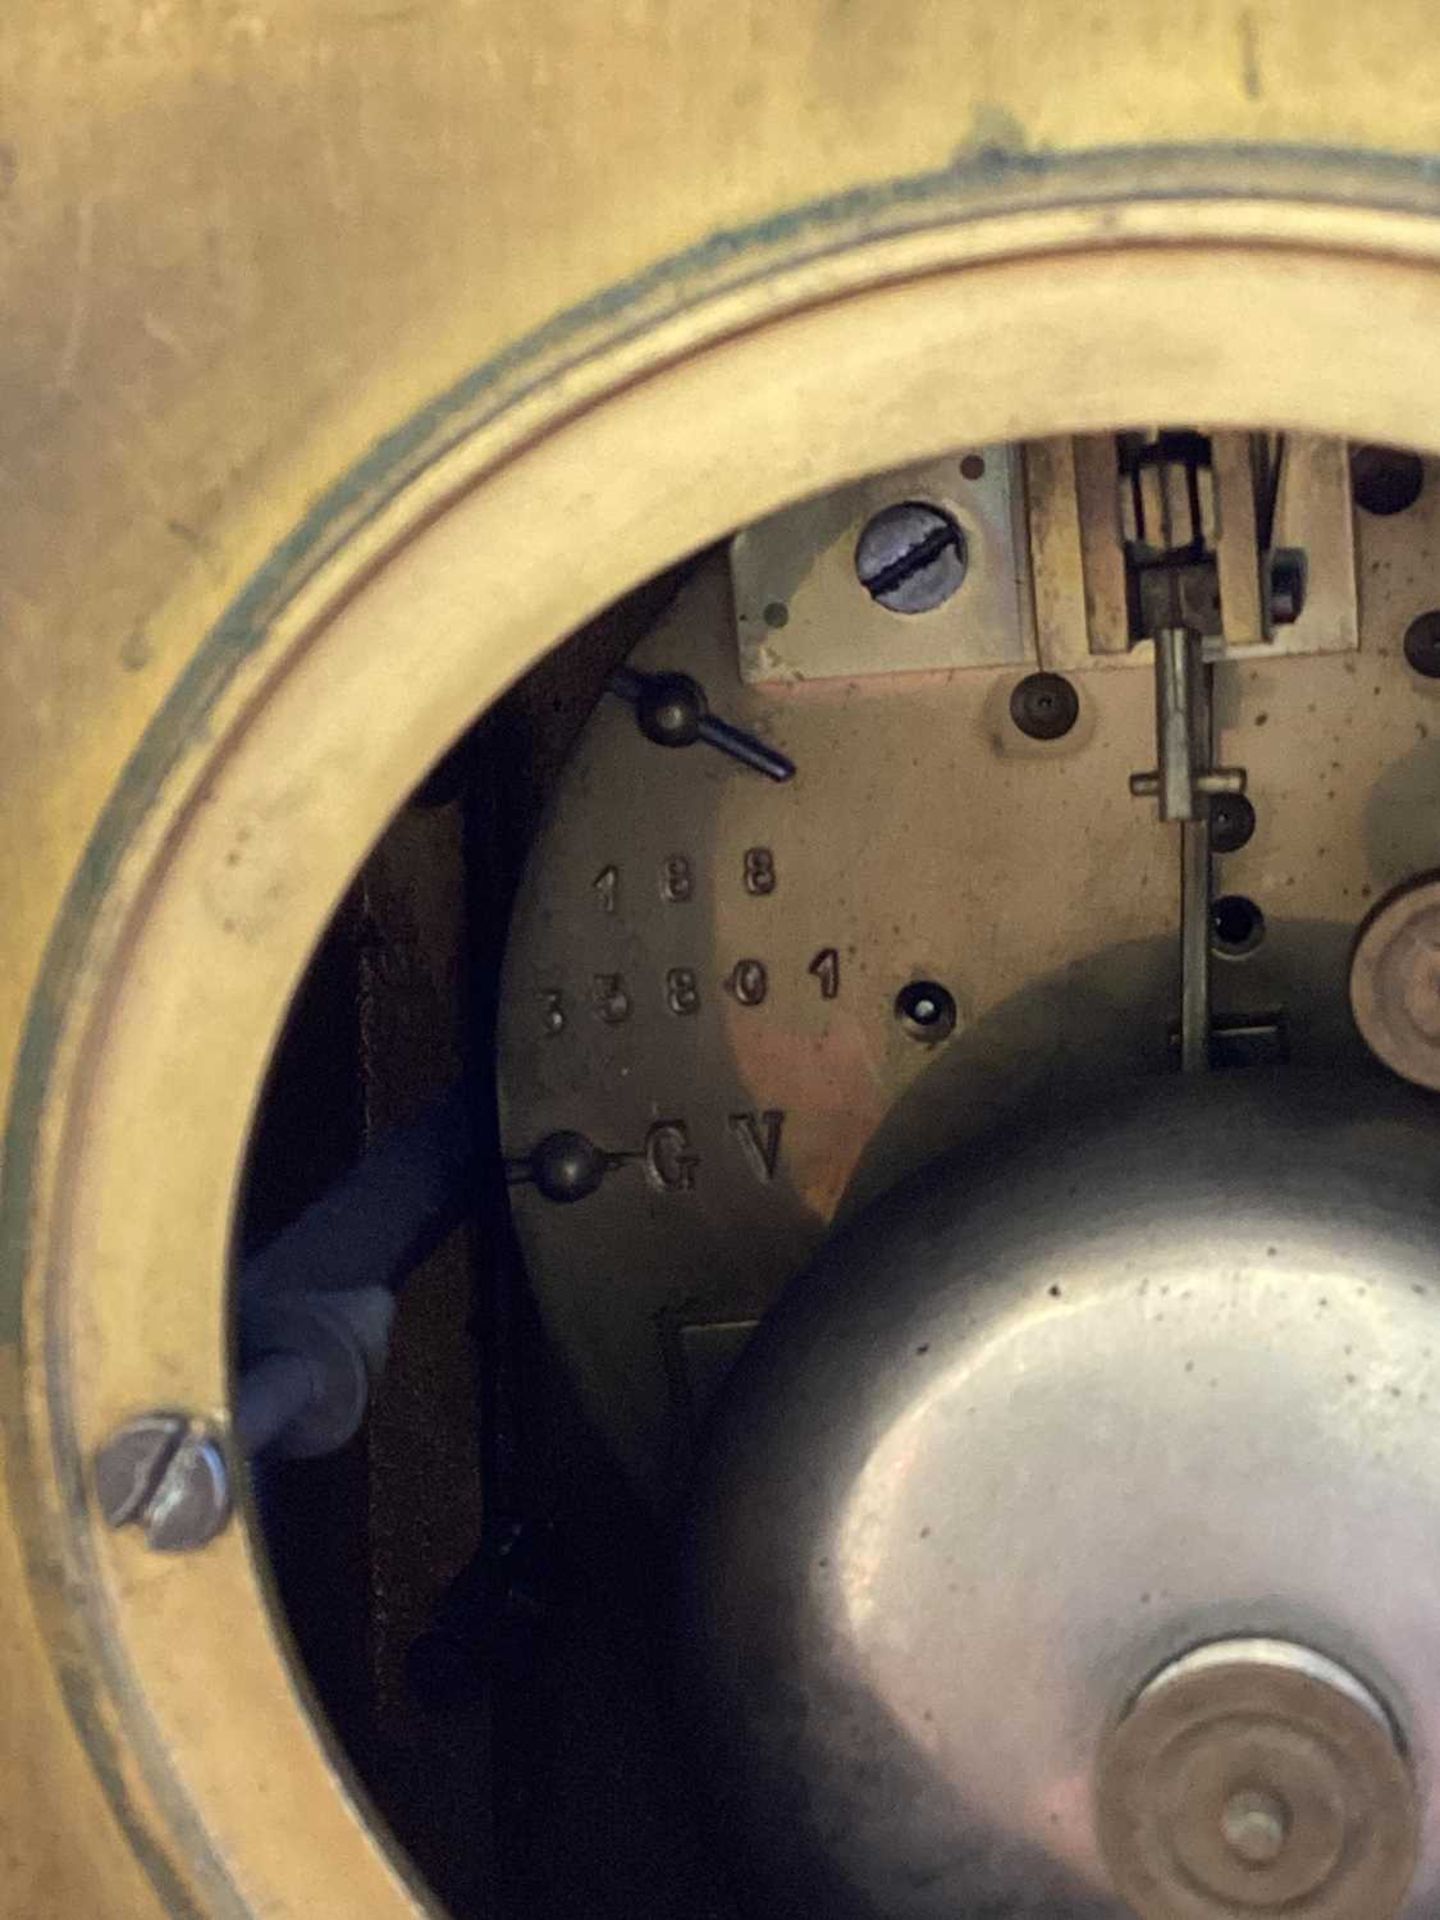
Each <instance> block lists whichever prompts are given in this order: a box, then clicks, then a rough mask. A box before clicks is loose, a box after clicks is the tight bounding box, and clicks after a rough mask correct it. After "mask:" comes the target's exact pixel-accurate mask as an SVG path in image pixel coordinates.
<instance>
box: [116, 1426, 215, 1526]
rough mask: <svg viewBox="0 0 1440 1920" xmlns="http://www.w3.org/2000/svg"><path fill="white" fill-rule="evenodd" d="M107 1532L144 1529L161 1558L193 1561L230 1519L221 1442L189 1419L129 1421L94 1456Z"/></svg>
mask: <svg viewBox="0 0 1440 1920" xmlns="http://www.w3.org/2000/svg"><path fill="white" fill-rule="evenodd" d="M95 1497H96V1500H97V1502H98V1504H99V1507H100V1511H101V1513H102V1514H103V1515H104V1517H105V1521H106V1524H107V1525H108V1526H111V1527H115V1528H119V1527H125V1526H131V1525H137V1526H142V1527H143V1528H144V1530H145V1543H146V1545H147V1546H149V1547H151V1548H152V1549H153V1550H154V1551H155V1552H157V1553H190V1552H193V1551H194V1550H195V1549H196V1548H197V1547H203V1546H206V1545H207V1544H208V1543H209V1542H210V1541H211V1540H213V1539H214V1538H215V1536H216V1535H217V1534H218V1533H221V1532H222V1531H223V1530H224V1528H225V1526H226V1523H227V1522H228V1521H229V1518H230V1511H231V1494H230V1470H229V1467H228V1465H227V1463H226V1459H225V1454H224V1451H223V1450H222V1448H221V1446H220V1442H219V1440H218V1438H217V1437H216V1436H215V1435H214V1433H212V1432H211V1431H210V1429H209V1428H208V1427H206V1426H204V1425H203V1424H200V1423H197V1422H195V1421H193V1420H191V1419H189V1418H188V1417H187V1416H186V1415H185V1414H182V1413H167V1412H156V1413H145V1414H140V1415H139V1416H138V1417H137V1418H135V1419H134V1420H129V1421H127V1422H126V1424H125V1425H124V1426H123V1427H122V1428H121V1429H120V1431H119V1432H118V1433H116V1434H115V1435H114V1436H113V1438H111V1439H110V1440H108V1441H107V1442H106V1443H105V1445H104V1446H103V1447H102V1448H101V1449H100V1451H99V1453H98V1454H97V1455H96V1456H95Z"/></svg>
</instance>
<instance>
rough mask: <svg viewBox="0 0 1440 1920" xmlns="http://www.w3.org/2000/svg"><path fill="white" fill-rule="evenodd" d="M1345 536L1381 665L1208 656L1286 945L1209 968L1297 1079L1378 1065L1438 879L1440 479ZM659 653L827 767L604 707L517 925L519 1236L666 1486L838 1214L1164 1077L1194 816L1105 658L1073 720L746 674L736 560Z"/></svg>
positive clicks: (714, 574) (994, 696)
mask: <svg viewBox="0 0 1440 1920" xmlns="http://www.w3.org/2000/svg"><path fill="white" fill-rule="evenodd" d="M1432 479H1433V470H1432ZM1355 537H1356V540H1357V543H1358V545H1357V550H1358V554H1359V597H1360V608H1361V616H1362V633H1361V646H1360V650H1359V652H1358V653H1355V654H1344V653H1342V654H1322V655H1318V656H1315V657H1307V658H1293V657H1291V658H1287V657H1283V656H1282V657H1275V658H1269V657H1267V658H1266V659H1264V660H1263V661H1260V660H1255V661H1249V660H1247V661H1244V662H1237V663H1233V664H1226V665H1224V666H1222V667H1219V668H1217V684H1216V710H1217V734H1218V738H1217V750H1218V754H1219V758H1220V760H1221V761H1222V762H1223V763H1224V764H1226V765H1237V766H1242V767H1244V768H1245V769H1246V770H1247V773H1248V778H1249V787H1248V791H1249V795H1250V797H1251V799H1252V801H1253V803H1254V805H1255V808H1256V812H1257V820H1258V824H1257V828H1256V831H1255V834H1254V837H1253V839H1252V840H1251V841H1250V843H1249V844H1248V845H1247V846H1245V847H1244V848H1243V849H1242V850H1240V851H1238V852H1235V853H1232V854H1228V855H1225V856H1222V857H1218V858H1217V861H1216V869H1217V871H1216V887H1215V890H1216V893H1217V895H1227V894H1228V895H1240V896H1244V897H1246V898H1248V899H1251V900H1253V901H1254V903H1255V904H1256V905H1257V906H1258V907H1259V908H1260V909H1261V912H1262V914H1263V916H1264V926H1265V932H1264V938H1263V939H1262V940H1261V941H1260V943H1259V944H1258V946H1256V947H1255V948H1254V949H1253V951H1250V952H1248V953H1247V954H1246V955H1245V956H1244V957H1243V958H1237V959H1233V960H1230V959H1226V958H1224V957H1221V958H1217V960H1216V963H1215V969H1214V971H1215V988H1214V992H1215V1010H1216V1014H1217V1017H1219V1018H1222V1019H1225V1018H1229V1019H1236V1020H1238V1019H1243V1018H1244V1017H1246V1016H1260V1015H1266V1014H1269V1013H1272V1012H1275V1011H1277V1010H1279V1011H1281V1012H1282V1013H1283V1016H1284V1026H1285V1031H1286V1038H1287V1044H1288V1048H1289V1051H1290V1054H1291V1056H1292V1057H1293V1058H1294V1060H1295V1061H1296V1062H1297V1063H1301V1064H1304V1063H1308V1064H1312V1065H1323V1064H1326V1063H1330V1062H1345V1061H1353V1060H1354V1059H1355V1058H1357V1057H1358V1055H1359V1042H1358V1040H1357V1038H1356V1036H1355V1034H1354V1030H1353V1027H1352V1023H1351V1018H1350V1014H1349V1009H1348V1002H1347V987H1346V974H1347V960H1348V953H1349V949H1350V945H1351V942H1352V939H1353V936H1354V929H1355V927H1356V925H1357V923H1358V922H1359V921H1360V920H1361V919H1362V917H1363V916H1364V914H1365V913H1366V911H1367V910H1368V907H1369V905H1370V903H1371V902H1372V900H1373V899H1375V898H1378V897H1379V896H1380V895H1381V894H1383V893H1384V892H1385V891H1387V890H1388V889H1389V888H1390V887H1392V886H1394V885H1395V884H1396V883H1397V882H1398V881H1400V880H1401V879H1403V878H1404V877H1405V876H1406V875H1409V874H1412V873H1414V872H1416V871H1418V870H1423V869H1428V868H1432V867H1435V866H1440V682H1436V681H1432V680H1426V679H1423V678H1421V677H1420V676H1418V675H1417V674H1416V673H1414V672H1413V671H1412V670H1411V669H1410V668H1409V666H1408V665H1407V664H1406V661H1405V658H1404V654H1403V652H1402V648H1401V642H1402V638H1403V635H1404V632H1405V629H1406V627H1407V625H1408V624H1409V622H1410V621H1411V620H1412V619H1413V618H1414V617H1415V616H1416V615H1417V614H1418V613H1420V612H1422V611H1424V610H1425V609H1426V608H1427V607H1428V605H1429V603H1430V598H1431V595H1432V594H1433V593H1434V592H1435V589H1434V586H1433V582H1434V580H1435V578H1436V577H1437V575H1436V563H1437V559H1440V553H1437V545H1440V489H1437V488H1435V487H1434V486H1433V485H1432V486H1430V487H1427V489H1426V491H1425V492H1424V493H1423V494H1422V497H1421V499H1420V501H1419V503H1418V504H1417V505H1416V506H1414V507H1413V508H1411V509H1410V510H1409V511H1408V512H1406V513H1402V514H1399V515H1396V516H1394V517H1391V518H1375V517H1371V516H1368V515H1365V514H1357V515H1356V516H1355ZM962 591H963V590H962ZM855 593H856V596H857V598H858V599H859V600H860V601H862V602H864V604H865V606H866V607H868V606H869V602H868V599H867V597H866V596H865V594H864V592H863V589H861V588H859V586H858V585H856V587H855ZM862 617H863V616H862ZM928 617H930V616H917V617H916V619H917V623H923V621H924V620H925V619H926V618H928ZM935 617H936V618H941V617H943V610H942V611H941V613H940V614H937V615H936V616H935ZM632 661H633V664H635V665H636V666H638V667H641V668H644V669H647V670H656V669H660V668H666V669H681V670H683V671H685V672H687V673H690V674H692V675H693V676H694V677H695V678H696V679H697V680H698V681H700V683H701V684H702V685H703V686H704V687H705V689H706V691H707V694H708V696H709V699H710V702H711V705H712V707H713V708H714V710H715V711H716V712H718V713H720V714H722V715H724V716H725V717H726V718H728V719H731V720H733V721H735V722H736V723H738V724H739V725H741V726H744V727H747V728H751V729H753V730H755V731H756V732H758V733H760V734H762V735H763V736H765V737H766V738H768V739H771V740H773V741H774V742H775V743H776V744H777V745H778V746H780V747H782V748H783V749H784V750H785V752H787V753H788V754H789V755H790V756H791V757H792V758H793V759H794V760H795V762H796V763H797V766H798V773H797V775H796V777H795V779H794V780H793V781H792V782H790V783H789V784H788V785H786V786H776V785H774V784H772V783H771V782H769V781H767V780H765V779H763V778H760V777H759V776H757V775H754V774H751V773H749V772H747V771H745V770H744V769H741V768H738V767H736V766H734V765H733V764H732V763H730V762H729V761H727V760H726V759H724V758H722V757H721V756H720V755H718V754H716V753H713V752H710V751H709V750H707V749H705V748H704V747H699V746H697V747H694V748H691V749H688V750H686V751H683V752H675V751H667V750H665V749H663V748H660V747H657V746H654V745H652V744H651V743H650V742H648V741H647V740H646V739H645V738H644V737H643V736H642V735H641V734H640V732H639V731H638V729H637V727H636V725H635V721H634V716H633V714H632V713H631V711H630V710H629V709H628V708H627V707H625V706H623V705H622V704H621V703H620V702H619V701H617V700H614V699H608V698H607V699H605V700H603V701H602V703H601V705H600V706H599V708H598V709H597V711H596V712H595V714H594V716H593V718H592V720H591V721H590V723H589V725H588V727H587V729H586V730H585V732H584V733H583V735H582V736H581V739H580V743H579V746H578V748H577V750H576V752H575V754H574V757H573V759H572V761H571V763H570V765H569V767H568V768H567V770H566V772H565V774H564V775H563V777H562V779H561V781H560V783H559V786H558V789H557V791H556V793H555V796H554V802H553V806H552V810H551V813H550V816H549V819H548V823H547V824H546V825H545V827H544V828H543V830H542V831H541V833H540V835H539V836H538V838H537V840H536V842H535V845H534V847H533V850H532V853H531V858H530V863H529V868H528V872H527V876H526V879H525V881H524V884H523V888H522V891H521V895H520V899H519V902H518V905H517V909H516V913H515V918H514V923H513V928H512V934H511V940H510V946H509V954H508V962H507V970H506V977H505V984H504V990H503V997H502V1008H501V1020H500V1061H501V1068H500V1080H501V1089H502V1110H503V1132H504V1146H505V1151H506V1154H507V1156H509V1158H510V1160H511V1163H512V1171H513V1172H514V1173H515V1174H516V1176H517V1177H518V1178H519V1180H520V1182H521V1183H520V1184H517V1185H516V1186H515V1188H514V1193H513V1204H514V1215H515V1220H516V1225H517V1229H518V1232H519V1235H520V1239H521V1243H522V1246H523V1249H524V1252H525V1255H526V1258H527V1260H528V1263H529V1268H530V1271H531V1274H532V1276H533V1279H534V1284H535V1286H536V1288H537V1291H538V1293H539V1296H540V1299H541V1301H542V1303H543V1306H544V1310H545V1313H546V1315H547V1318H548V1321H549V1324H550V1326H551V1328H552V1330H553V1332H554V1334H555V1335H556V1337H557V1339H558V1340H559V1343H560V1345H561V1348H562V1349H563V1351H564V1353H565V1354H566V1356H567V1357H568V1360H569V1363H570V1365H571V1366H572V1367H573V1369H574V1371H575V1374H576V1376H577V1378H578V1380H579V1381H580V1383H581V1384H582V1386H583V1388H584V1390H585V1394H586V1397H587V1400H588V1403H589V1405H590V1407H591V1410H592V1414H593V1416H594V1417H595V1418H596V1419H597V1421H598V1422H599V1423H600V1424H601V1426H602V1428H603V1430H604V1431H605V1432H606V1433H607V1434H608V1436H609V1437H610V1439H611V1441H612V1442H613V1444H614V1445H615V1447H616V1449H617V1451H618V1452H619V1454H620V1456H621V1457H622V1458H623V1460H624V1461H625V1463H626V1464H627V1466H628V1467H629V1469H630V1470H631V1472H632V1473H633V1474H634V1475H635V1476H636V1477H637V1479H638V1480H639V1481H640V1482H641V1483H642V1484H643V1485H645V1486H646V1487H647V1488H648V1489H649V1490H650V1491H651V1492H652V1493H653V1494H654V1495H655V1496H656V1497H657V1498H661V1499H663V1498H664V1497H665V1494H666V1491H667V1490H668V1489H669V1488H670V1487H672V1486H673V1485H675V1484H676V1476H677V1475H678V1473H679V1472H680V1471H681V1470H683V1466H684V1463H685V1461H686V1459H687V1456H688V1451H689V1448H690V1444H691V1440H692V1437H693V1432H694V1426H695V1422H696V1420H697V1418H698V1417H699V1415H700V1414H701V1413H703V1408H704V1405H705V1403H706V1401H707V1400H708V1397H709V1394H710V1393H711V1392H712V1391H713V1388H714V1386H715V1385H716V1384H717V1383H718V1381H719V1379H720V1378H721V1377H723V1372H724V1366H723V1364H719V1362H718V1360H717V1356H730V1355H733V1353H734V1352H736V1351H738V1348H739V1345H740V1344H741V1341H742V1339H743V1333H744V1327H745V1325H746V1323H748V1322H750V1321H753V1320H754V1319H755V1318H756V1317H758V1316H759V1315H760V1314H761V1313H763V1311H764V1310H765V1308H766V1307H767V1306H768V1305H769V1304H770V1302H771V1301H772V1300H773V1299H774V1298H775V1296H776V1294H777V1293H778V1291H779V1289H780V1288H781V1287H782V1286H783V1285H784V1283H785V1281H786V1279H787V1278H788V1277H789V1276H790V1275H791V1274H793V1273H794V1272H795V1271H796V1269H797V1268H798V1267H799V1266H800V1265H801V1264H802V1263H803V1262H804V1261H805V1259H806V1258H807V1256H808V1255H809V1254H810V1253H811V1252H813V1250H814V1249H815V1248H816V1247H817V1245H818V1244H819V1242H820V1240H821V1239H822V1238H823V1236H824V1234H825V1232H826V1229H827V1227H828V1226H829V1224H830V1222H831V1220H832V1219H833V1218H834V1217H835V1215H836V1213H837V1210H839V1209H840V1208H841V1207H842V1205H844V1206H850V1205H854V1204H858V1203H859V1202H860V1201H862V1200H863V1199H865V1198H867V1197H870V1196H873V1195H874V1194H876V1193H877V1192H879V1191H881V1190H883V1189H884V1188H886V1187H888V1186H889V1185H891V1184H892V1183H893V1182H894V1181H895V1180H897V1179H898V1178H900V1177H901V1176H902V1175H904V1174H905V1173H907V1172H908V1171H910V1170H911V1169H912V1168H914V1167H917V1166H918V1165H920V1164H922V1163H923V1162H924V1161H925V1160H927V1159H928V1158H930V1157H931V1156H932V1155H934V1154H936V1153H938V1152H940V1151H942V1150H943V1149H945V1148H946V1147H947V1146H949V1145H951V1144H953V1143H956V1142H958V1141H961V1140H963V1139H965V1138H967V1137H970V1136H973V1135H974V1134H976V1133H978V1132H980V1131H982V1130H984V1129H985V1128H986V1127H987V1126H989V1125H991V1124H993V1122H994V1121H995V1119H996V1118H997V1117H998V1116H999V1115H1000V1114H1001V1113H1003V1112H1005V1111H1008V1110H1011V1109H1014V1108H1016V1107H1017V1106H1020V1105H1023V1104H1024V1103H1026V1102H1032V1103H1035V1104H1036V1105H1037V1106H1039V1107H1043V1106H1044V1105H1045V1104H1046V1102H1047V1101H1049V1100H1051V1099H1052V1098H1054V1097H1056V1096H1058V1095H1059V1094H1061V1093H1062V1092H1063V1091H1064V1090H1065V1089H1067V1088H1069V1087H1071V1086H1075V1085H1077V1084H1081V1083H1084V1084H1089V1085H1094V1084H1095V1083H1096V1082H1097V1080H1098V1081H1102V1082H1103V1081H1104V1080H1105V1079H1113V1080H1115V1081H1123V1080H1124V1079H1125V1077H1126V1076H1128V1075H1131V1074H1134V1073H1150V1072H1164V1071H1166V1070H1168V1067H1169V1064H1170V1059H1171V1054H1170V1046H1171V1030H1172V1024H1173V1021H1174V1018H1175V1014H1176V1009H1177V1005H1178V960H1177V946H1176V916H1177V900H1178V875H1177V849H1176V844H1175V840H1174V838H1173V836H1172V833H1171V831H1170V830H1168V829H1166V828H1163V827H1161V826H1159V825H1157V823H1156V821H1155V817H1154V809H1153V807H1151V806H1148V805H1146V804H1145V803H1143V802H1139V801H1135V800H1132V799H1131V797H1130V795H1129V792H1128V789H1127V780H1128V776H1129V774H1130V773H1131V772H1132V771H1133V770H1134V769H1136V768H1139V767H1143V766H1146V765H1148V764H1149V763H1150V760H1151V758H1152V756H1153V733H1152V727H1153V717H1152V708H1153V696H1152V687H1151V678H1150V675H1149V674H1148V673H1140V672H1127V673H1105V672H1089V673H1084V674H1081V675H1078V676H1077V677H1076V685H1077V688H1078V691H1079V718H1078V720H1077V722H1076V724H1075V726H1074V728H1073V730H1072V731H1071V732H1070V733H1069V734H1067V735H1066V736H1065V737H1063V738H1061V739H1058V740H1053V741H1037V740H1033V739H1030V738H1027V737H1026V736H1025V735H1023V734H1022V733H1021V732H1020V731H1019V730H1018V729H1017V727H1016V726H1015V725H1014V724H1013V723H1012V721H1011V719H1010V715H1009V702H1010V696H1011V693H1012V691H1013V689H1014V687H1015V685H1016V684H1017V682H1018V681H1019V680H1020V678H1021V677H1022V674H1023V669H1020V668H1013V667H991V668H972V669H964V670H951V671H947V672H937V673H930V674H922V673H906V674H896V675H894V676H871V677H867V678H859V677H852V678H849V679H842V680H824V681H818V682H812V683H806V684H796V685H790V686H782V685H774V684H766V685H763V686H761V685H746V684H744V683H743V681H742V680H741V677H740V674H739V671H738V670H737V661H736V650H735V644H734V630H733V627H732V607H731V602H730V593H729V581H728V578H727V568H726V563H725V559H724V557H723V555H721V556H717V557H715V558H714V559H712V560H711V561H710V562H708V563H707V564H706V566H705V567H704V568H703V569H702V571H701V572H700V574H699V575H698V576H697V577H696V578H695V579H694V580H693V581H692V583H691V585H690V586H689V587H688V589H687V590H686V592H685V594H684V595H683V596H682V597H681V599H680V600H679V601H678V602H677V603H676V604H675V605H674V606H673V608H672V609H671V611H670V612H669V614H668V615H667V616H666V617H665V618H664V620H663V621H662V623H661V624H660V626H659V627H658V628H657V629H656V630H655V631H654V632H653V633H652V634H651V635H650V636H649V637H648V638H647V639H646V640H645V641H644V643H643V644H642V645H641V646H640V647H639V648H638V649H637V650H636V652H635V653H634V655H633V656H632ZM916 980H927V981H933V982H935V983H937V984H939V985H940V986H942V987H944V988H945V989H946V991H947V992H948V993H949V994H950V995H951V996H953V1000H954V1005H955V1009H956V1024H955V1029H954V1032H953V1034H952V1035H950V1036H949V1037H948V1038H947V1039H945V1040H943V1041H942V1042H940V1043H938V1044H934V1045H930V1044H926V1043H925V1041H924V1040H923V1039H917V1038H915V1037H914V1036H913V1034H912V1033H911V1031H909V1030H908V1029H907V1027H906V1026H905V1025H904V1024H903V1023H902V1021H901V1020H900V1019H899V1018H897V1014H896V1010H895V999H896V995H897V993H898V992H900V990H901V989H903V988H904V987H905V986H906V985H907V983H910V982H913V981H916ZM561 1129H574V1130H577V1131H579V1132H581V1133H583V1134H585V1135H586V1136H587V1137H588V1138H589V1139H590V1140H591V1141H592V1142H593V1143H594V1144H595V1145H596V1146H597V1147H598V1148H600V1149H602V1150H603V1151H604V1152H605V1153H607V1154H609V1155H612V1156H614V1161H613V1164H612V1170H611V1171H610V1172H609V1174H608V1175H607V1176H606V1178H605V1179H604V1181H603V1182H602V1184H601V1186H600V1188H599V1190H598V1191H597V1192H594V1193H593V1194H591V1195H590V1196H589V1197H588V1198H586V1199H584V1200H583V1201H580V1202H578V1203H576V1204H573V1205H563V1204H556V1203H555V1202H552V1201H549V1200H546V1199H545V1198H543V1197H542V1195H541V1194H540V1193H539V1192H538V1191H537V1190H536V1189H535V1187H534V1186H533V1185H528V1184H524V1183H523V1175H524V1170H525V1169H524V1162H525V1160H526V1157H527V1156H528V1155H529V1154H530V1152H531V1151H532V1150H533V1148H534V1147H535V1145H536V1144H537V1143H538V1142H539V1141H540V1140H541V1139H543V1138H544V1137H545V1136H546V1135H548V1134H550V1133H551V1132H553V1131H557V1130H561Z"/></svg>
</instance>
